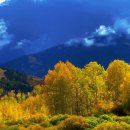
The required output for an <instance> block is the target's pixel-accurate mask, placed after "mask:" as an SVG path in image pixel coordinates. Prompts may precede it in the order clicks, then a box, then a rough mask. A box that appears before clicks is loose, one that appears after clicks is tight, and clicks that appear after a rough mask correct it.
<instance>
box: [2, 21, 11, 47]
mask: <svg viewBox="0 0 130 130" xmlns="http://www.w3.org/2000/svg"><path fill="white" fill-rule="evenodd" d="M11 39H12V35H10V34H9V33H8V32H7V26H6V22H5V21H4V20H3V19H0V48H2V47H4V46H6V45H8V44H10V43H11Z"/></svg>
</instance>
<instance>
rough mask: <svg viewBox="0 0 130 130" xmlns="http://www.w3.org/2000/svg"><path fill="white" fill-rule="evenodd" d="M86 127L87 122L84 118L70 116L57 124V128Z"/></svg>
mask: <svg viewBox="0 0 130 130" xmlns="http://www.w3.org/2000/svg"><path fill="white" fill-rule="evenodd" d="M86 127H87V123H86V121H85V118H83V117H78V116H71V117H70V118H68V119H66V120H65V121H63V122H61V123H60V124H59V126H58V130H85V128H86Z"/></svg>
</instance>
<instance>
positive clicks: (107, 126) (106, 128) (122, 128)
mask: <svg viewBox="0 0 130 130" xmlns="http://www.w3.org/2000/svg"><path fill="white" fill-rule="evenodd" d="M93 130H130V125H129V124H127V123H125V122H121V123H119V122H115V123H113V122H106V123H102V124H100V125H98V126H97V127H96V128H94V129H93Z"/></svg>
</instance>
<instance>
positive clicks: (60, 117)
mask: <svg viewBox="0 0 130 130" xmlns="http://www.w3.org/2000/svg"><path fill="white" fill-rule="evenodd" d="M68 117H69V115H62V114H59V115H56V116H53V117H52V118H51V119H50V123H51V124H52V125H57V124H59V123H60V122H61V121H63V120H65V119H67V118H68Z"/></svg>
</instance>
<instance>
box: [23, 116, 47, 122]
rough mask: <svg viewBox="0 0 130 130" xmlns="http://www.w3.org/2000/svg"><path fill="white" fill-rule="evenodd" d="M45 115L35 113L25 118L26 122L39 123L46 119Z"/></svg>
mask: <svg viewBox="0 0 130 130" xmlns="http://www.w3.org/2000/svg"><path fill="white" fill-rule="evenodd" d="M46 119H47V117H46V116H45V115H44V114H35V115H31V116H30V117H29V118H26V119H25V121H26V122H30V123H41V122H43V121H46Z"/></svg>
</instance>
